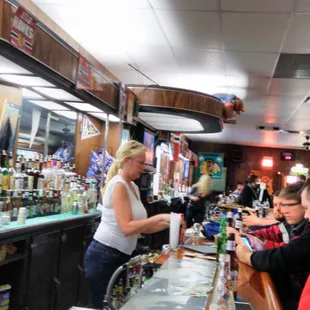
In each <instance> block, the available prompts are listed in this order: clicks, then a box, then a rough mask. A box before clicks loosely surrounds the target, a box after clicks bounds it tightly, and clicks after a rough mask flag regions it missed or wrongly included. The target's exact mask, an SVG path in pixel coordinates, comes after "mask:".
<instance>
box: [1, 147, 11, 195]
mask: <svg viewBox="0 0 310 310" xmlns="http://www.w3.org/2000/svg"><path fill="white" fill-rule="evenodd" d="M1 174H2V194H3V195H4V196H6V193H7V191H8V190H9V186H10V184H9V169H8V168H7V167H6V151H5V150H2V157H1Z"/></svg>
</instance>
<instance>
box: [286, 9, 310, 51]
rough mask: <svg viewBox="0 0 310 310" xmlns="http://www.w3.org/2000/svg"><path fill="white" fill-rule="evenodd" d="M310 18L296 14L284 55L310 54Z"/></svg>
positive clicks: (287, 37)
mask: <svg viewBox="0 0 310 310" xmlns="http://www.w3.org/2000/svg"><path fill="white" fill-rule="evenodd" d="M309 29H310V18H309V15H308V14H295V15H294V16H293V20H292V23H291V26H290V28H289V31H288V33H287V36H286V39H285V41H284V45H283V49H282V52H283V53H310V34H309Z"/></svg>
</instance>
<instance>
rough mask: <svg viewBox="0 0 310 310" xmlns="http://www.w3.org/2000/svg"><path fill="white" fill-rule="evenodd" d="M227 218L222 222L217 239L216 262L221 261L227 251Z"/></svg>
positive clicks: (223, 217) (223, 218) (224, 217)
mask: <svg viewBox="0 0 310 310" xmlns="http://www.w3.org/2000/svg"><path fill="white" fill-rule="evenodd" d="M226 225H227V221H226V216H222V218H221V222H220V233H219V235H218V238H217V252H216V260H217V261H218V260H219V256H220V254H224V253H225V251H226V243H227V233H226Z"/></svg>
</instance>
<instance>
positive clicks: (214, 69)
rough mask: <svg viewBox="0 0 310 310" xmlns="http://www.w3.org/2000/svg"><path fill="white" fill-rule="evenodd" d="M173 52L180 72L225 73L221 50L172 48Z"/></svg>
mask: <svg viewBox="0 0 310 310" xmlns="http://www.w3.org/2000/svg"><path fill="white" fill-rule="evenodd" d="M173 53H174V55H175V58H176V61H177V63H178V66H179V69H180V71H182V72H189V73H204V74H215V75H216V74H219V75H225V67H224V62H223V53H222V52H221V51H207V50H201V49H189V48H174V49H173Z"/></svg>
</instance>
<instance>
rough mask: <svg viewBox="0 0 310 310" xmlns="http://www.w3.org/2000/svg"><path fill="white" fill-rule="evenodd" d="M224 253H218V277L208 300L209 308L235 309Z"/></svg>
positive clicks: (211, 309)
mask: <svg viewBox="0 0 310 310" xmlns="http://www.w3.org/2000/svg"><path fill="white" fill-rule="evenodd" d="M225 260H226V258H225V254H220V257H219V262H220V263H219V269H218V277H217V280H216V283H215V285H214V289H213V294H212V298H211V301H210V307H209V309H210V310H235V309H236V306H235V302H234V297H233V292H232V290H231V288H230V285H229V284H230V280H229V274H228V270H229V268H226V266H225Z"/></svg>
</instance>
